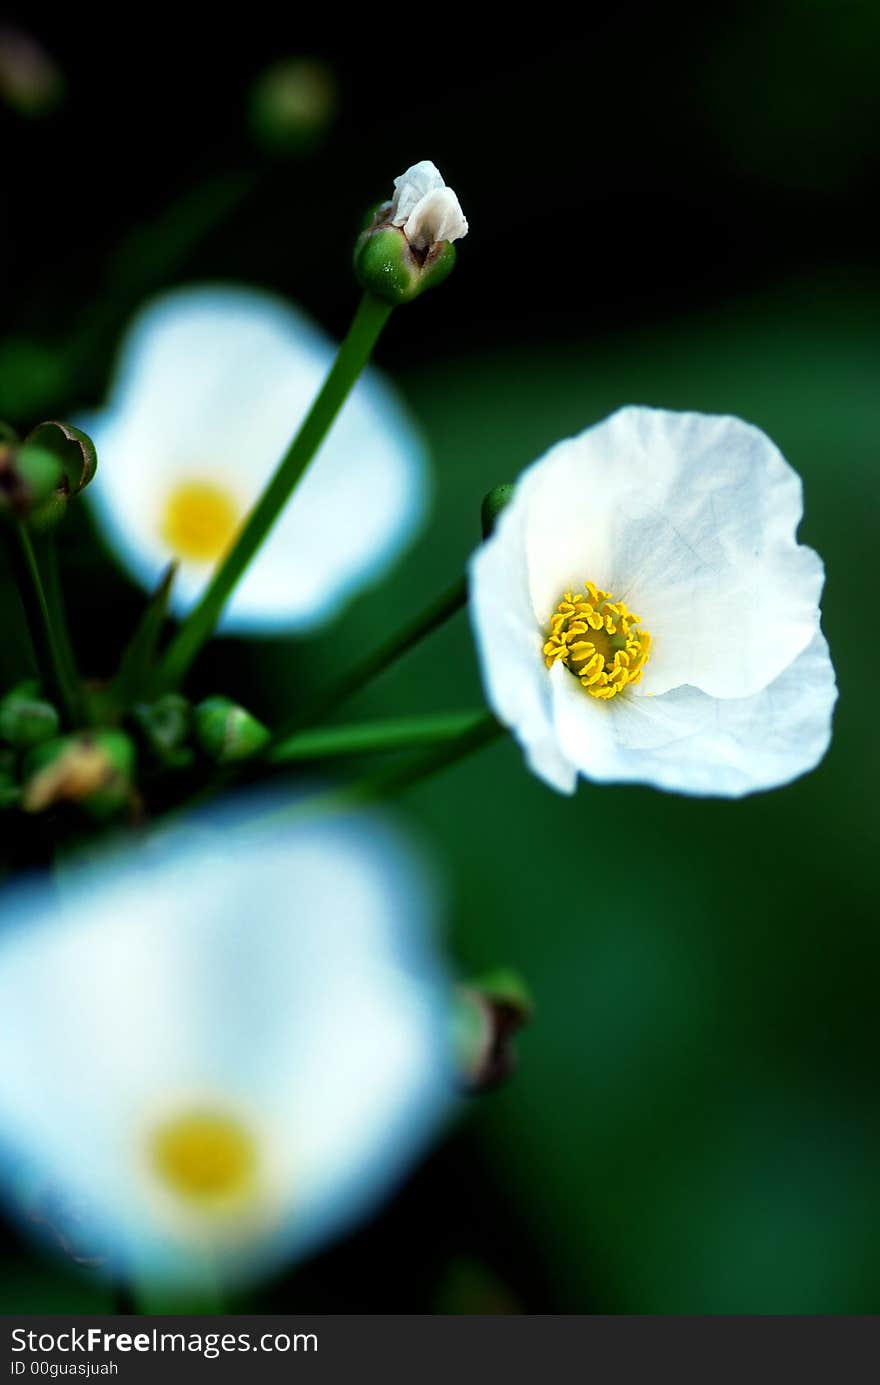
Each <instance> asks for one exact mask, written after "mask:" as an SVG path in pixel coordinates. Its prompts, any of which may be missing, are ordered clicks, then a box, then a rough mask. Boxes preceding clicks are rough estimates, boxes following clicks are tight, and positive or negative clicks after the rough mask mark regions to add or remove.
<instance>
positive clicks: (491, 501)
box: [480, 481, 516, 539]
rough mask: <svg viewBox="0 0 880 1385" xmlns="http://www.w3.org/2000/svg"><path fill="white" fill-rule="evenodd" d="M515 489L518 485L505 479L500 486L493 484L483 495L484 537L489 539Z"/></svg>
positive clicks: (482, 523) (481, 522)
mask: <svg viewBox="0 0 880 1385" xmlns="http://www.w3.org/2000/svg"><path fill="white" fill-rule="evenodd" d="M515 490H516V485H515V484H514V482H513V481H503V482H502V483H501V485H500V486H493V487H492V489H491V490H490V491H489V492H487V494H486V495H485V496H484V497H483V503H482V505H481V506H480V524H481V526H482V530H483V538H484V539H488V538H489V536H490V535H491V534H492V533H494V530H495V525H496V524H497V523H498V516H499V515H500V514H501V511H502V510H503V509H505V508H506V506H508V505H509V504H510V502H511V500H512V499H513V493H514V491H515Z"/></svg>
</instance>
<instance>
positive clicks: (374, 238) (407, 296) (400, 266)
mask: <svg viewBox="0 0 880 1385" xmlns="http://www.w3.org/2000/svg"><path fill="white" fill-rule="evenodd" d="M454 267H455V246H454V245H451V244H450V243H449V241H438V242H437V243H436V244H435V245H432V246H431V248H430V249H429V250H428V251H427V252H426V253H425V254H424V255H422V254H421V253H420V252H418V251H416V250H414V249H413V248H412V246H411V245H410V243H409V241H408V240H407V238H406V236H405V235H404V233H403V231H401V230H398V228H397V227H396V226H382V225H380V226H378V227H374V228H372V229H370V230H367V231H364V232H362V234H361V235H360V236H359V237H358V242H357V245H356V246H355V252H354V270H355V274H356V275H357V277H358V279H359V280H360V281H361V283H362V284H363V286H364V288H365V289H370V291H371V292H372V293H375V294H376V296H377V297H378V298H384V299H385V300H386V301H387V302H388V303H394V304H400V303H411V302H412V301H413V299H414V298H418V296H419V294H420V293H424V292H425V290H426V289H430V288H435V287H436V286H437V285H438V284H442V283H443V280H444V279H445V278H446V277H447V275H449V274H451V272H452V270H453V269H454Z"/></svg>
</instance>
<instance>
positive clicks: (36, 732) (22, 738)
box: [0, 681, 59, 750]
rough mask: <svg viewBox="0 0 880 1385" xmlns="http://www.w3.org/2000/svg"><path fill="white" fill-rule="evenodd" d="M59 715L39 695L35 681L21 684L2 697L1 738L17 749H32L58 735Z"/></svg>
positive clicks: (0, 704) (0, 710)
mask: <svg viewBox="0 0 880 1385" xmlns="http://www.w3.org/2000/svg"><path fill="white" fill-rule="evenodd" d="M58 725H59V717H58V713H57V712H56V710H55V708H54V707H53V706H52V704H51V702H47V701H46V700H45V698H42V697H40V696H39V693H38V689H37V684H36V683H34V682H31V681H29V682H27V683H19V684H18V686H17V687H15V688H13V689H12V691H11V692H8V693H7V694H6V696H5V697H4V698H3V699H2V700H0V740H4V741H6V742H7V744H9V745H11V746H12V747H13V749H14V750H30V749H32V747H33V746H35V745H40V744H42V742H43V741H49V740H51V739H52V737H53V736H57V734H58Z"/></svg>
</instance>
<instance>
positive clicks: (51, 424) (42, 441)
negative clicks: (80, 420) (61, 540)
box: [25, 419, 98, 496]
mask: <svg viewBox="0 0 880 1385" xmlns="http://www.w3.org/2000/svg"><path fill="white" fill-rule="evenodd" d="M31 444H33V445H34V446H36V447H42V448H44V449H45V450H46V451H47V452H51V453H52V455H53V456H54V457H57V459H58V461H59V462H60V463H61V466H62V468H63V470H64V477H65V481H66V485H67V494H68V496H72V495H79V493H80V491H81V490H84V489H85V487H86V486H87V485H88V484H89V482H90V481H91V479H92V477H93V476H94V474H95V472H96V471H97V469H98V454H97V452H96V451H95V444H94V443H93V442H92V440H91V438H90V437H89V436H88V434H86V433H84V432H83V431H82V429H81V428H74V426H73V424H72V423H62V422H60V421H59V420H58V419H50V420H49V421H48V422H47V423H38V424H37V426H36V428H32V429H31V431H30V432H29V433H28V435H27V437H26V438H25V446H26V447H28V446H30V445H31Z"/></svg>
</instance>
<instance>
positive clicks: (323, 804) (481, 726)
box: [273, 712, 504, 818]
mask: <svg viewBox="0 0 880 1385" xmlns="http://www.w3.org/2000/svg"><path fill="white" fill-rule="evenodd" d="M470 723H471V724H470V725H469V726H468V727H467V728H466V729H465V730H463V731H461V732H460V733H459V734H458V735H457V736H454V737H453V738H452V739H451V740H448V741H446V742H444V743H443V744H440V745H436V746H433V747H432V748H431V749H430V750H428V751H426V752H425V753H424V754H423V755H416V756H415V757H414V758H413V759H412V760H410V761H409V763H408V764H405V765H395V766H392V767H390V768H388V769H383V770H379V771H378V772H377V773H375V774H370V775H367V776H365V777H364V778H363V779H355V780H354V781H353V782H352V783H350V784H341V785H340V786H339V787H338V788H334V789H327V790H325V791H324V792H321V793H318V794H313V795H312V796H311V797H309V798H307V799H304V800H303V802H302V803H298V804H295V805H294V806H293V807H292V808H290V809H285V810H283V811H284V813H285V816H292V817H296V818H300V817H312V816H313V815H316V814H320V815H323V814H325V813H338V812H345V811H347V810H349V809H352V808H359V807H361V806H363V805H365V804H368V803H378V802H379V801H380V800H382V799H386V798H395V797H396V796H397V795H398V794H401V793H403V792H404V791H405V790H406V789H410V788H412V787H413V785H414V784H420V783H421V782H422V781H423V780H425V779H429V778H430V777H431V776H432V775H434V774H439V773H440V771H441V770H444V769H449V768H450V767H451V766H452V765H455V764H458V762H459V761H460V760H464V759H465V758H466V757H467V756H468V755H471V754H473V752H474V751H476V750H481V749H482V748H483V746H486V745H490V744H491V742H492V741H494V740H497V738H498V737H499V736H502V735H503V734H504V727H503V726H502V725H501V723H500V722H499V721H497V720H496V719H495V717H494V716H493V715H492V713H491V712H483V713H481V714H480V715H479V716H474V717H471V718H470ZM273 816H276V817H277V814H275V815H273Z"/></svg>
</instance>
